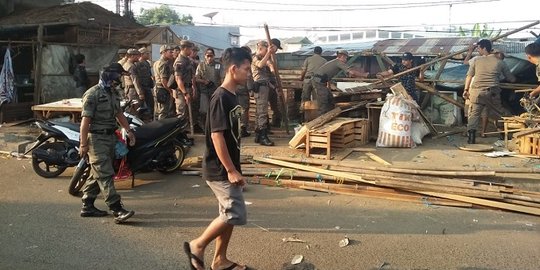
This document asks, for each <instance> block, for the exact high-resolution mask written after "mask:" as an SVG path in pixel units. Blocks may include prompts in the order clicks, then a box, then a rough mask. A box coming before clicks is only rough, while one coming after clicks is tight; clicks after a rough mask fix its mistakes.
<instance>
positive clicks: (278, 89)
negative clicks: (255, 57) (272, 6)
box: [264, 24, 289, 134]
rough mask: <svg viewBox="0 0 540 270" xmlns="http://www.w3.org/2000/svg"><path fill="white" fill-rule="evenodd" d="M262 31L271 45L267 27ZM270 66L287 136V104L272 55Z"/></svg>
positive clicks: (274, 57) (265, 25) (275, 60)
mask: <svg viewBox="0 0 540 270" xmlns="http://www.w3.org/2000/svg"><path fill="white" fill-rule="evenodd" d="M264 31H265V32H266V39H267V40H268V46H270V45H272V39H271V38H270V31H269V30H268V25H267V24H264ZM272 66H273V67H274V75H275V76H276V83H277V85H276V92H277V95H278V100H279V103H280V105H281V109H282V110H283V111H282V113H283V114H284V115H283V119H282V120H284V121H285V131H286V132H287V134H289V113H288V108H287V104H285V96H284V95H283V86H282V85H281V77H280V76H279V69H278V64H277V59H276V56H275V55H274V54H272Z"/></svg>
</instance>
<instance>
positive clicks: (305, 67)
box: [300, 58, 308, 81]
mask: <svg viewBox="0 0 540 270" xmlns="http://www.w3.org/2000/svg"><path fill="white" fill-rule="evenodd" d="M307 62H308V60H307V58H306V60H304V64H303V65H302V74H300V81H303V80H304V78H305V77H306V72H307Z"/></svg>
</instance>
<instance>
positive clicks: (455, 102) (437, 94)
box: [416, 82, 465, 109]
mask: <svg viewBox="0 0 540 270" xmlns="http://www.w3.org/2000/svg"><path fill="white" fill-rule="evenodd" d="M416 86H417V87H418V88H422V89H424V90H426V91H428V92H429V93H430V94H433V95H435V96H438V97H440V98H442V99H444V100H446V101H448V102H450V103H452V104H454V105H456V106H458V107H460V108H462V109H463V108H464V107H465V106H464V105H463V104H461V103H459V102H458V101H457V100H454V99H453V98H449V97H447V96H445V95H443V94H441V93H439V91H437V89H435V88H433V87H431V86H428V85H426V84H423V83H421V82H416Z"/></svg>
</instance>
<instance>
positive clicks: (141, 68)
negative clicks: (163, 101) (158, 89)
mask: <svg viewBox="0 0 540 270" xmlns="http://www.w3.org/2000/svg"><path fill="white" fill-rule="evenodd" d="M135 74H136V76H137V78H138V80H139V85H140V86H141V88H142V91H143V93H144V103H146V107H147V109H148V114H150V115H152V116H153V115H154V98H153V94H152V88H153V87H154V80H152V67H151V66H150V63H149V62H148V61H140V62H137V63H135Z"/></svg>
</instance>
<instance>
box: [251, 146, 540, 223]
mask: <svg viewBox="0 0 540 270" xmlns="http://www.w3.org/2000/svg"><path fill="white" fill-rule="evenodd" d="M253 161H254V162H256V163H253V164H244V165H243V166H242V168H243V174H244V175H246V176H252V177H253V178H251V179H252V181H251V182H255V183H261V184H267V185H273V186H283V187H291V188H301V189H306V190H317V191H324V192H331V193H338V194H347V195H358V196H370V197H379V198H384V199H390V200H401V201H410V202H417V203H429V204H437V205H448V206H460V207H471V206H482V207H489V208H497V209H503V210H509V211H515V212H521V213H527V214H532V215H538V216H540V192H534V191H527V190H521V189H517V188H514V187H513V186H511V185H508V184H503V183H496V182H493V181H489V179H490V177H494V176H495V175H496V174H497V173H498V172H496V171H480V170H479V171H464V170H462V169H455V170H442V169H438V170H437V169H434V170H418V169H407V168H396V167H389V166H385V167H383V166H378V167H368V166H364V165H362V162H361V161H358V160H356V161H335V160H320V159H313V158H291V157H282V156H268V157H253ZM478 179H486V180H478Z"/></svg>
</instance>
